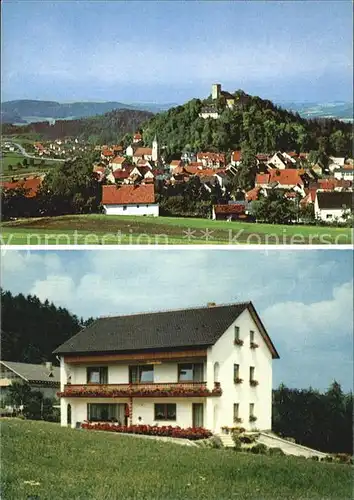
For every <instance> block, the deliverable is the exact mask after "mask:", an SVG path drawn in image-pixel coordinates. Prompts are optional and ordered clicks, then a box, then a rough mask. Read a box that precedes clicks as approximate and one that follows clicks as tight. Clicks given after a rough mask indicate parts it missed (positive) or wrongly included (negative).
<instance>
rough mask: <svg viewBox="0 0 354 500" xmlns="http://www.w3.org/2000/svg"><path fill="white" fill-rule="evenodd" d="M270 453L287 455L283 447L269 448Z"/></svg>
mask: <svg viewBox="0 0 354 500" xmlns="http://www.w3.org/2000/svg"><path fill="white" fill-rule="evenodd" d="M268 453H269V455H273V456H284V455H285V453H284V452H283V450H282V449H281V448H269V449H268Z"/></svg>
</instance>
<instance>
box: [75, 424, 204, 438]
mask: <svg viewBox="0 0 354 500" xmlns="http://www.w3.org/2000/svg"><path fill="white" fill-rule="evenodd" d="M81 428H82V429H88V430H95V431H108V432H124V433H126V434H143V435H145V436H165V437H173V438H183V439H190V440H193V441H195V440H197V439H207V438H209V437H211V436H212V433H211V432H210V431H208V430H206V429H203V428H202V427H189V428H188V429H181V427H172V426H171V425H168V426H161V427H159V426H153V425H129V426H126V425H117V424H110V423H104V422H102V423H93V422H84V423H82V424H81Z"/></svg>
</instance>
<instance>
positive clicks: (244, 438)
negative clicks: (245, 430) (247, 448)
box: [240, 434, 256, 444]
mask: <svg viewBox="0 0 354 500" xmlns="http://www.w3.org/2000/svg"><path fill="white" fill-rule="evenodd" d="M255 440H256V436H253V435H249V434H244V435H243V436H240V441H241V443H244V444H251V443H254V442H255Z"/></svg>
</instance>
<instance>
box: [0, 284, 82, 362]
mask: <svg viewBox="0 0 354 500" xmlns="http://www.w3.org/2000/svg"><path fill="white" fill-rule="evenodd" d="M90 321H91V320H88V321H87V322H84V321H83V320H82V319H81V320H79V318H77V317H76V316H75V315H73V314H71V313H70V312H69V311H68V310H67V309H65V308H62V307H56V306H55V305H54V304H52V303H49V302H48V301H45V302H41V301H40V300H39V299H38V298H37V297H35V296H33V295H28V296H27V297H25V296H24V295H22V294H19V295H12V294H11V293H10V292H7V291H3V290H2V291H1V330H2V333H1V358H2V359H3V360H7V361H20V362H24V363H41V362H42V361H53V362H55V363H57V360H56V359H55V356H53V354H52V352H53V351H54V349H56V348H57V347H58V346H59V345H60V344H62V343H63V342H65V341H66V340H67V339H69V338H70V337H72V336H73V335H75V334H76V333H78V332H79V331H80V330H81V329H82V328H83V327H84V326H85V325H86V324H88V323H89V322H90Z"/></svg>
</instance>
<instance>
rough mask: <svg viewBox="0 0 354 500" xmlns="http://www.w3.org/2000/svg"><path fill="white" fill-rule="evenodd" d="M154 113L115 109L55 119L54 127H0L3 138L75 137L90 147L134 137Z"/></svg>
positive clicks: (41, 125)
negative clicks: (70, 118) (29, 136)
mask: <svg viewBox="0 0 354 500" xmlns="http://www.w3.org/2000/svg"><path fill="white" fill-rule="evenodd" d="M152 116H153V113H150V112H149V111H139V110H131V109H116V110H114V111H110V112H109V113H105V114H104V115H98V116H94V117H89V118H81V119H78V120H57V121H56V122H55V123H54V124H50V123H48V122H36V123H31V124H29V125H21V126H16V125H10V124H5V123H4V124H2V127H1V128H2V134H3V135H23V134H35V135H36V136H37V137H38V138H42V140H54V139H60V138H65V137H76V138H79V139H84V140H87V141H88V142H89V143H90V144H109V143H120V141H121V140H122V138H123V136H125V134H134V133H135V132H136V131H137V130H138V129H139V128H140V127H141V126H142V124H143V123H144V122H145V121H146V120H148V119H150V118H151V117H152Z"/></svg>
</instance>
